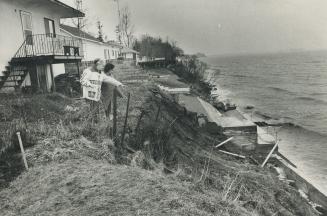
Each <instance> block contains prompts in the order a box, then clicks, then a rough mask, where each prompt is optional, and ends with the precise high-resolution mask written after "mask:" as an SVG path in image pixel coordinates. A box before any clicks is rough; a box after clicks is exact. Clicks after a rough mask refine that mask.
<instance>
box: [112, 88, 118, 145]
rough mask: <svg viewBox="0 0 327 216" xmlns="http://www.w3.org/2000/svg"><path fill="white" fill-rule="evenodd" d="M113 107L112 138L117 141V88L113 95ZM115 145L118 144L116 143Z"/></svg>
mask: <svg viewBox="0 0 327 216" xmlns="http://www.w3.org/2000/svg"><path fill="white" fill-rule="evenodd" d="M112 106H113V111H112V114H113V125H112V137H113V139H114V140H115V139H116V136H117V87H115V88H114V94H113V100H112ZM114 143H116V142H115V141H114Z"/></svg>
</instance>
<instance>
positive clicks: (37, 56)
mask: <svg viewBox="0 0 327 216" xmlns="http://www.w3.org/2000/svg"><path fill="white" fill-rule="evenodd" d="M83 56H84V55H83V43H82V40H80V39H77V38H73V37H67V36H61V35H52V34H36V35H30V36H27V37H26V40H25V41H24V42H23V44H22V45H21V46H20V48H19V49H18V51H17V52H16V54H15V56H14V57H13V58H12V60H11V64H21V63H29V62H33V61H37V62H45V63H69V62H76V61H81V59H82V58H83Z"/></svg>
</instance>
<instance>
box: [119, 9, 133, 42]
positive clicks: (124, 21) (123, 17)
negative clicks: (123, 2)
mask: <svg viewBox="0 0 327 216" xmlns="http://www.w3.org/2000/svg"><path fill="white" fill-rule="evenodd" d="M118 34H119V39H120V40H121V41H120V42H121V43H122V44H123V45H124V46H126V47H131V46H132V45H133V41H134V25H133V24H132V16H131V12H130V10H129V8H128V6H125V7H124V8H122V10H121V11H120V16H119V24H118Z"/></svg>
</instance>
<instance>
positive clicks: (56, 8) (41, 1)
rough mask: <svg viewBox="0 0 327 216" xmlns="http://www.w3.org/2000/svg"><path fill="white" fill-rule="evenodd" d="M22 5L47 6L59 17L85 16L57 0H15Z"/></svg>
mask: <svg viewBox="0 0 327 216" xmlns="http://www.w3.org/2000/svg"><path fill="white" fill-rule="evenodd" d="M15 2H18V3H19V4H22V5H23V6H24V5H25V6H32V7H35V8H38V7H40V6H43V7H48V8H50V9H51V10H52V11H53V12H56V13H57V14H59V15H60V18H73V17H85V14H84V13H83V12H81V11H79V10H77V9H75V8H73V7H71V6H69V5H67V4H65V3H63V2H61V1H59V0H15Z"/></svg>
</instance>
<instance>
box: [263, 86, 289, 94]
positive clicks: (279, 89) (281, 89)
mask: <svg viewBox="0 0 327 216" xmlns="http://www.w3.org/2000/svg"><path fill="white" fill-rule="evenodd" d="M267 89H271V90H273V91H276V92H282V93H288V94H291V95H294V94H295V92H292V91H289V90H287V89H283V88H279V87H273V86H269V87H267Z"/></svg>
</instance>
